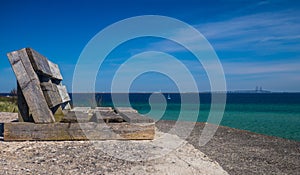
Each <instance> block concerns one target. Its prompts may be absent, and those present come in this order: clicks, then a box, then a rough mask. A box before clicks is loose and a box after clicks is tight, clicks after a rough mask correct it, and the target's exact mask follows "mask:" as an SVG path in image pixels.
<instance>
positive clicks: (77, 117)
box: [60, 111, 92, 123]
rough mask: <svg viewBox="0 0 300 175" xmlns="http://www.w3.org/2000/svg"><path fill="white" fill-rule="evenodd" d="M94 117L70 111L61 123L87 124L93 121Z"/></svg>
mask: <svg viewBox="0 0 300 175" xmlns="http://www.w3.org/2000/svg"><path fill="white" fill-rule="evenodd" d="M91 117H92V115H89V113H86V112H82V111H69V112H68V113H67V114H66V115H65V116H64V117H63V118H62V119H61V121H60V122H62V123H85V122H89V121H90V120H91Z"/></svg>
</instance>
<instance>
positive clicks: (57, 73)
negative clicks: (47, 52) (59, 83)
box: [48, 60, 63, 80]
mask: <svg viewBox="0 0 300 175" xmlns="http://www.w3.org/2000/svg"><path fill="white" fill-rule="evenodd" d="M48 64H49V67H50V71H51V73H52V77H51V78H54V79H57V80H62V79H63V77H62V76H61V73H60V70H59V68H58V65H57V64H54V63H52V62H51V61H49V60H48Z"/></svg>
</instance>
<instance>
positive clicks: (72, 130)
mask: <svg viewBox="0 0 300 175" xmlns="http://www.w3.org/2000/svg"><path fill="white" fill-rule="evenodd" d="M83 130H84V131H83ZM154 130H155V126H154V124H128V123H108V124H104V123H94V122H89V123H81V124H79V123H49V124H34V123H27V122H15V123H5V124H4V140H5V141H27V140H28V141H37V140H43V141H50V140H55V141H59V140H60V141H63V140H129V139H130V140H150V139H153V138H154V135H155V131H154ZM85 133H86V134H87V136H86V135H85Z"/></svg>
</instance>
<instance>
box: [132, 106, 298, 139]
mask: <svg viewBox="0 0 300 175" xmlns="http://www.w3.org/2000/svg"><path fill="white" fill-rule="evenodd" d="M145 105H146V104H144V105H143V104H135V105H133V106H134V107H135V108H136V109H138V111H139V112H140V113H142V114H147V113H148V112H149V110H150V108H149V107H148V108H147V107H145ZM191 108H193V107H191ZM152 110H153V111H152V112H151V113H150V117H152V118H155V119H164V120H183V121H198V122H206V121H207V118H208V114H209V111H210V105H209V104H204V105H203V104H202V105H201V107H200V110H199V111H197V110H193V109H192V110H191V109H187V110H183V111H181V112H182V115H183V116H182V117H181V118H180V119H179V118H178V116H179V111H180V104H171V105H169V106H168V107H167V110H166V111H165V112H164V111H160V110H159V109H155V108H152ZM163 112H164V115H163V116H162V117H161V115H159V114H161V113H163ZM197 112H199V115H198V117H197V116H196V117H192V116H195V115H197ZM151 114H152V115H151ZM220 125H222V126H228V127H231V128H237V129H242V130H248V131H252V132H256V133H261V134H266V135H271V136H277V137H282V138H286V139H291V140H297V141H300V104H288V105H282V104H227V105H226V108H225V111H224V115H223V117H222V120H221V123H220Z"/></svg>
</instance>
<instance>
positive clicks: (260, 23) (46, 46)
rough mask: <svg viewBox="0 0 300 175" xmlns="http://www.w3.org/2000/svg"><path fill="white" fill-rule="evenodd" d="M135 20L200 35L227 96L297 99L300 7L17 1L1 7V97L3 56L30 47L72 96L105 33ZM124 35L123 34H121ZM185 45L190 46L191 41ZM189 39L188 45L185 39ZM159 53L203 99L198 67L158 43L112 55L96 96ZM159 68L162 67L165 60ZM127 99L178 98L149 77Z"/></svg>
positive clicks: (5, 72) (142, 42)
mask: <svg viewBox="0 0 300 175" xmlns="http://www.w3.org/2000/svg"><path fill="white" fill-rule="evenodd" d="M137 15H164V16H169V17H173V18H176V19H179V20H182V21H184V22H186V23H188V24H190V25H192V26H193V27H195V28H196V29H198V30H199V31H200V32H201V33H202V34H203V35H204V36H205V37H206V38H207V40H208V41H209V42H210V44H211V45H212V46H213V48H214V49H215V51H216V53H217V55H218V57H219V59H220V61H221V63H222V65H223V69H224V73H225V77H226V83H227V89H228V90H238V89H255V87H256V86H262V87H263V88H264V89H268V90H272V91H293V92H295V91H297V92H299V91H300V76H299V75H300V74H299V73H300V2H299V1H287V0H282V1H280V0H275V1H238V0H226V1H225V0H224V1H223V0H219V1H206V2H205V1H203V2H202V1H189V0H185V1H171V0H170V1H159V0H152V1H150V0H149V1H145V0H140V1H129V2H123V1H113V0H112V1H74V2H71V1H63V0H61V1H59V0H52V1H30V0H29V1H14V0H9V1H8V0H7V1H5V0H3V1H1V2H0V21H1V26H0V38H1V39H0V48H1V49H0V82H1V84H0V92H9V91H10V90H11V89H12V88H14V87H16V80H15V77H14V74H13V71H12V69H11V66H10V64H9V62H8V59H7V57H6V53H7V52H10V51H13V50H18V49H21V48H24V47H32V48H34V49H35V50H37V51H38V52H40V53H42V54H43V55H45V56H47V57H48V58H49V59H50V60H52V61H53V62H55V63H57V64H58V65H59V66H60V69H61V72H62V74H63V77H64V81H63V83H64V84H66V85H67V87H68V89H69V90H71V88H72V79H73V71H74V68H75V65H76V63H77V59H78V58H79V55H80V53H81V51H82V49H83V48H84V47H85V45H86V44H87V43H88V41H89V40H90V39H91V38H92V37H93V36H94V35H96V34H97V33H98V32H99V31H101V30H102V29H103V28H105V27H107V26H109V25H110V24H113V23H115V22H117V21H119V20H122V19H125V18H129V17H133V16H137ZM124 32H126V31H124ZM185 36H186V37H187V39H191V40H192V39H193V37H192V36H189V35H188V34H187V35H185ZM189 37H190V38H189ZM144 51H161V52H166V53H168V54H170V55H173V56H175V57H177V58H178V60H180V61H182V62H183V63H184V64H185V65H186V67H187V68H188V69H189V70H190V71H191V73H192V74H193V76H194V78H195V80H196V82H197V85H198V88H199V90H200V91H209V90H210V85H209V81H208V79H207V75H206V74H205V70H203V68H202V66H201V64H200V63H199V62H197V59H195V57H194V56H193V55H192V54H191V53H189V52H188V51H187V50H186V49H184V48H183V47H181V46H180V45H178V44H176V43H173V42H170V41H168V40H164V39H160V38H150V37H149V38H147V37H146V38H138V39H135V40H132V41H129V42H126V43H124V44H122V45H120V46H119V47H118V48H116V49H115V50H114V51H113V52H112V53H111V54H110V55H109V56H108V57H107V58H106V59H105V61H104V63H103V65H101V68H100V69H99V73H98V76H97V82H96V90H97V91H99V92H101V91H109V90H110V87H111V82H112V77H113V75H114V73H115V72H116V70H117V69H118V67H120V65H121V64H122V63H124V62H125V61H126V60H127V59H128V58H129V57H132V56H134V55H136V54H138V53H141V52H144ZM161 64H166V65H165V67H166V68H169V67H170V65H168V64H167V63H164V61H163V58H162V61H161ZM131 90H132V91H159V90H162V91H176V90H177V88H176V85H175V84H174V82H172V80H171V79H170V78H168V77H166V76H165V75H162V74H159V73H153V72H150V73H146V74H143V75H141V76H139V77H138V78H137V79H136V80H135V81H134V82H133V84H132V87H131Z"/></svg>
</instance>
